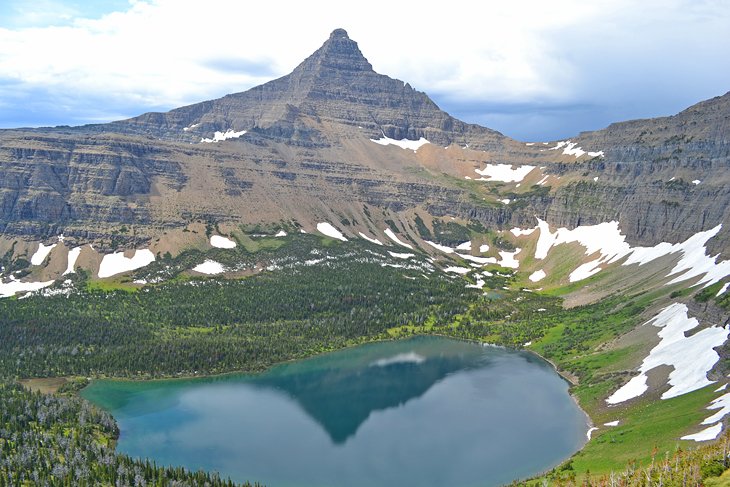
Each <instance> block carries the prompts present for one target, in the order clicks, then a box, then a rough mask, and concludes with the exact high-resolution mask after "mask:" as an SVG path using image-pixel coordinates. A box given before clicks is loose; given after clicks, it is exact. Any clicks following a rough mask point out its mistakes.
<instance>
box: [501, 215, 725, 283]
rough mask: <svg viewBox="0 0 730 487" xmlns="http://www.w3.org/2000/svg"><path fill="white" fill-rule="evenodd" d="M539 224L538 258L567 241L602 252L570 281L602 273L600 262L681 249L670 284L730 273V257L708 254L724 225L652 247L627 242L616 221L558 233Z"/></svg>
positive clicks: (633, 260)
mask: <svg viewBox="0 0 730 487" xmlns="http://www.w3.org/2000/svg"><path fill="white" fill-rule="evenodd" d="M537 221H538V224H537V227H535V228H538V229H539V230H540V236H539V237H538V241H537V245H536V247H535V258H536V259H544V258H546V257H547V255H548V252H549V251H550V249H551V248H552V247H555V246H558V245H560V244H564V243H572V242H575V243H578V244H580V245H582V246H583V247H585V248H586V255H592V254H594V253H596V252H597V253H599V254H600V256H599V257H598V258H597V259H595V260H593V261H591V262H588V263H586V264H582V265H581V266H579V267H578V268H577V269H575V270H574V271H573V272H572V273H571V275H570V282H576V281H580V280H582V279H585V278H587V277H590V276H592V275H594V274H596V273H597V272H599V271H600V270H601V269H600V267H599V266H600V265H601V264H611V263H613V262H616V261H618V260H620V259H622V258H624V257H627V256H628V257H627V259H626V261H624V263H623V265H625V266H626V265H632V264H638V265H644V264H646V263H648V262H651V261H653V260H655V259H658V258H660V257H664V256H666V255H670V254H674V253H678V252H681V253H682V257H681V258H680V260H679V262H678V263H677V265H676V266H674V268H673V269H672V270H671V271H670V272H669V274H667V277H670V276H675V277H674V279H672V280H671V281H669V282H668V283H667V285H671V284H675V283H678V282H681V281H685V280H688V279H694V278H697V277H700V276H703V277H701V279H700V281H699V283H700V284H702V285H703V286H704V287H707V286H711V285H713V284H715V283H716V282H719V281H720V280H722V279H723V278H724V277H726V276H728V275H730V260H724V261H721V262H716V261H717V257H718V256H717V255H716V256H714V257H711V256H709V255H707V254H706V252H707V250H706V244H707V242H708V241H709V240H710V239H711V238H712V237H714V236H715V235H717V234H718V232H719V231H720V229H721V228H722V225H717V226H716V227H715V228H712V229H710V230H706V231H704V232H698V233H696V234H695V235H693V236H691V237H690V238H688V239H687V240H685V241H684V242H680V243H676V244H670V243H667V242H661V243H659V244H657V245H655V246H653V247H631V246H630V245H629V244H628V243H627V242H626V236H625V235H622V234H621V231H620V230H619V223H618V222H617V221H611V222H604V223H599V224H598V225H581V226H579V227H576V228H574V229H573V230H568V229H567V228H558V229H557V230H556V231H555V232H551V231H550V226H549V225H548V223H547V222H545V221H543V220H541V219H539V218H538V219H537ZM532 230H534V229H528V230H521V229H517V228H513V229H512V230H511V232H512V234H513V235H515V236H518V234H519V235H524V234H525V232H528V231H530V233H531V231H532Z"/></svg>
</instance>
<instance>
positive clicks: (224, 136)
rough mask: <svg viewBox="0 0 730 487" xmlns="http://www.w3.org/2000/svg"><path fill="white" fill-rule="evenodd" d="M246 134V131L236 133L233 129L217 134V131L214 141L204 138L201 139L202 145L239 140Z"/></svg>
mask: <svg viewBox="0 0 730 487" xmlns="http://www.w3.org/2000/svg"><path fill="white" fill-rule="evenodd" d="M245 133H246V131H245V130H241V131H240V132H236V131H235V130H233V129H228V130H226V131H225V132H217V131H216V133H214V134H213V138H212V139H208V138H205V137H203V138H202V139H200V142H201V143H206V144H210V143H212V142H222V141H224V140H228V139H237V138H239V137H240V136H242V135H243V134H245Z"/></svg>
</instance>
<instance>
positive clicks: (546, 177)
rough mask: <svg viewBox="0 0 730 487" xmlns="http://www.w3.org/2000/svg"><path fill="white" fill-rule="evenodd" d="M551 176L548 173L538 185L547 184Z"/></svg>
mask: <svg viewBox="0 0 730 487" xmlns="http://www.w3.org/2000/svg"><path fill="white" fill-rule="evenodd" d="M549 177H550V175H549V174H546V175H545V176H543V178H542V179H541V180H539V181H538V182H537V185H538V186H542V185H543V184H545V183H546V182H547V180H548V178H549Z"/></svg>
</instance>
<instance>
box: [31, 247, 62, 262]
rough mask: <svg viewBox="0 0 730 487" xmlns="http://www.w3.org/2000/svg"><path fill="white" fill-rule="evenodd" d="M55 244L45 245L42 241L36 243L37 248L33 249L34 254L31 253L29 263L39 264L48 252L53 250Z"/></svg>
mask: <svg viewBox="0 0 730 487" xmlns="http://www.w3.org/2000/svg"><path fill="white" fill-rule="evenodd" d="M55 246H56V244H52V245H49V246H45V245H43V244H42V243H40V244H38V250H36V251H35V254H33V257H31V258H30V263H31V264H33V265H41V264H42V263H43V261H44V260H46V257H48V254H50V253H51V250H53V247H55Z"/></svg>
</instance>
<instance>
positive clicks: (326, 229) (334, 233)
mask: <svg viewBox="0 0 730 487" xmlns="http://www.w3.org/2000/svg"><path fill="white" fill-rule="evenodd" d="M317 231H318V232H319V233H322V234H324V235H327V236H328V237H332V238H336V239H337V240H342V241H343V242H347V239H346V238H345V236H344V235H342V233H341V232H340V231H339V230H337V229H336V228H335V227H333V226H332V224H331V223H327V222H322V223H317Z"/></svg>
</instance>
